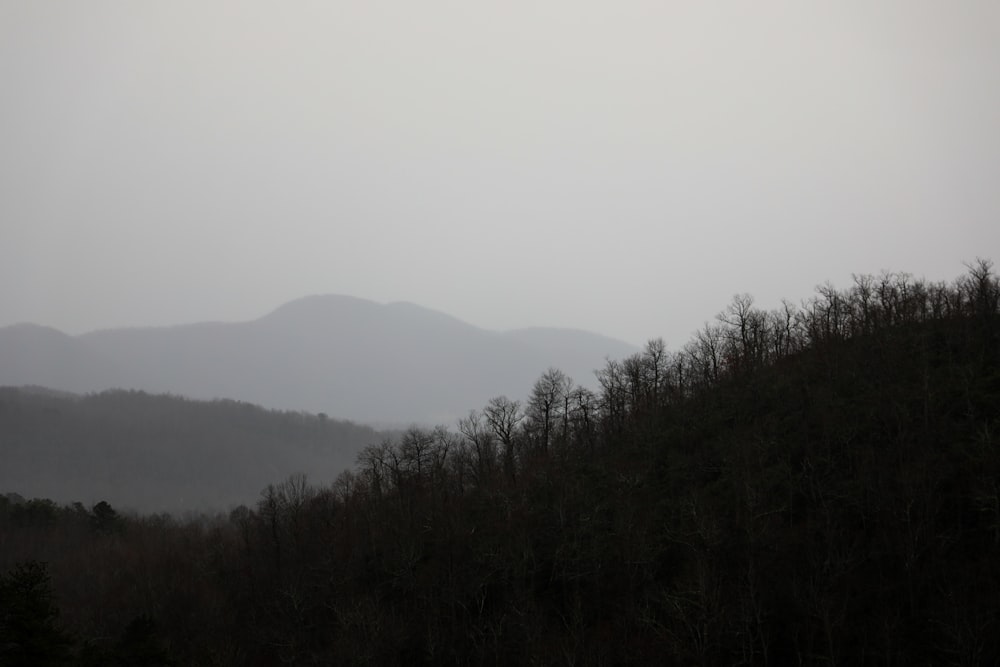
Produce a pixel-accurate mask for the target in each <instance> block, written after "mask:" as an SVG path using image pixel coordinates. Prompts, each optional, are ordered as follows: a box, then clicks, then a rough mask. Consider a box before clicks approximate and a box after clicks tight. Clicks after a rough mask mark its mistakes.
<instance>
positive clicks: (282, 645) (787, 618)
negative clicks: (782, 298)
mask: <svg viewBox="0 0 1000 667" xmlns="http://www.w3.org/2000/svg"><path fill="white" fill-rule="evenodd" d="M598 377H599V380H600V387H601V389H600V391H599V392H596V393H594V392H589V391H587V390H584V389H581V388H579V387H577V386H576V385H575V384H574V383H573V382H572V381H571V380H570V379H569V378H567V377H566V376H565V375H564V374H563V373H561V372H560V371H558V370H557V369H549V370H548V371H546V372H545V373H543V374H542V376H541V377H540V378H539V380H538V382H537V383H536V384H535V386H534V387H533V388H532V390H531V392H530V393H529V395H528V398H527V399H526V400H525V401H524V402H523V404H522V403H521V402H518V401H515V400H511V399H509V398H506V397H498V398H496V399H493V400H491V401H490V402H489V403H488V404H487V405H486V406H484V407H483V408H482V409H481V410H476V411H473V412H472V413H470V414H469V416H468V417H466V418H465V419H462V420H461V421H460V422H459V424H458V426H457V429H454V430H450V429H446V428H437V429H411V430H409V431H407V432H405V433H403V434H401V435H399V436H398V437H393V438H387V439H385V440H383V441H381V442H378V443H376V444H371V445H369V446H368V447H366V448H365V449H364V450H363V451H362V453H361V454H360V455H359V457H358V460H357V464H356V466H355V467H354V469H353V470H350V471H347V472H344V473H343V474H341V475H340V476H339V477H338V478H337V480H336V482H335V483H333V484H332V485H329V486H322V487H319V486H312V485H310V484H309V483H308V482H307V480H306V478H305V477H304V476H301V475H299V476H292V477H289V478H287V479H286V480H285V481H283V482H280V483H277V484H273V485H270V486H268V487H266V488H265V489H264V491H263V492H262V493H261V496H260V499H259V501H258V502H257V503H256V505H255V506H253V507H246V506H244V507H240V508H238V509H237V510H235V511H233V512H232V513H231V514H230V515H229V516H228V517H216V518H214V519H207V518H206V519H202V520H199V521H186V522H180V521H177V520H175V519H172V518H170V517H166V516H154V517H128V516H126V517H121V516H118V515H117V514H114V515H112V514H109V513H108V510H110V511H111V512H113V511H114V510H112V509H111V508H110V507H108V508H102V509H101V510H100V511H98V508H97V507H95V508H93V509H92V510H91V511H85V510H83V508H82V507H77V508H75V509H74V508H60V507H57V506H55V505H53V504H51V503H49V504H45V501H31V502H29V503H25V502H23V501H19V502H17V503H12V502H10V501H7V502H6V503H5V504H4V503H3V502H0V557H2V558H3V559H4V560H5V561H6V562H0V566H3V567H7V568H10V567H14V568H15V569H14V570H11V571H12V572H13V574H11V575H8V576H9V577H17V576H20V575H18V574H17V573H18V572H19V570H17V569H16V568H18V567H33V566H25V565H23V563H30V562H31V561H32V559H34V560H48V561H49V562H50V564H49V572H50V573H51V576H52V590H53V591H54V592H55V595H54V598H52V600H53V604H54V603H56V602H57V603H58V606H59V609H60V610H61V611H62V614H61V615H60V616H59V617H58V619H59V620H58V622H57V621H56V617H55V616H54V615H53V614H51V613H48V612H44V613H40V614H38V615H36V617H35V618H36V621H34V622H37V623H39V624H40V625H39V627H41V628H42V629H43V630H44V629H45V628H48V630H45V631H52V632H56V633H64V634H61V635H59V636H64V637H65V638H66V640H65V643H64V644H59V643H58V642H55V641H54V643H53V646H57V647H58V646H65V651H66V653H65V655H70V656H77V657H79V656H81V655H85V654H86V652H87V651H91V653H92V654H96V653H100V654H101V655H104V656H115V655H118V653H120V652H121V651H124V650H126V648H127V646H128V644H127V642H126V637H128V636H129V632H130V628H132V630H131V632H132V633H133V635H135V634H136V633H137V632H138V633H139V639H140V640H141V641H136V642H133V644H134V645H137V646H143V647H145V648H146V650H148V652H150V655H153V656H154V657H155V659H157V660H160V661H161V662H160V663H155V662H149V663H141V664H168V663H169V662H170V661H173V662H174V663H176V664H204V665H207V664H218V665H272V664H273V665H278V664H296V665H310V664H314V665H325V664H358V665H361V664H370V665H416V664H463V665H464V664H483V665H487V664H488V665H498V664H567V665H633V664H634V665H646V664H655V665H663V664H677V665H722V664H733V665H740V664H742V665H786V664H803V665H818V664H824V665H830V664H840V665H848V664H852V665H853V664H873V665H893V664H899V665H902V664H907V665H908V664H944V665H947V664H951V665H988V664H997V663H1000V640H998V637H1000V607H998V605H997V600H1000V565H998V563H1000V452H998V449H997V447H998V442H997V435H996V434H997V432H998V430H1000V284H998V281H997V278H996V276H995V275H994V274H993V273H992V271H991V267H990V264H989V263H988V262H985V261H980V262H977V263H976V264H973V265H972V266H970V267H969V271H968V273H967V274H966V275H964V276H963V277H961V278H960V279H958V280H957V281H955V282H953V283H949V284H943V283H928V282H926V281H921V280H915V279H913V278H911V277H909V276H905V275H899V274H888V273H887V274H883V275H880V276H859V277H857V278H855V280H854V284H853V285H852V286H851V287H849V288H848V289H846V290H842V291H840V290H836V289H834V288H833V287H831V286H828V285H824V286H821V287H820V288H819V289H818V290H817V293H816V295H815V296H814V297H813V298H812V299H810V300H809V301H807V302H806V303H803V304H802V305H801V306H793V305H792V304H789V303H786V304H784V305H783V306H782V307H781V308H779V309H777V310H773V311H763V310H760V309H757V308H755V307H754V304H753V300H752V299H751V298H750V297H748V296H745V295H741V296H737V297H736V298H734V300H733V302H732V303H731V304H730V305H729V306H727V307H726V308H725V309H724V310H723V312H722V313H720V315H719V316H718V317H717V318H716V319H715V321H714V322H712V323H710V324H707V325H706V326H705V327H704V328H703V329H702V330H700V331H699V332H698V333H697V334H696V335H695V336H694V338H693V339H692V340H691V341H690V342H689V343H688V344H687V345H685V346H684V347H683V348H681V349H680V350H677V351H670V350H668V349H666V347H665V346H664V345H663V343H662V342H661V341H651V342H650V343H649V344H648V345H647V346H646V348H645V349H644V350H643V351H642V352H641V353H639V354H636V355H634V356H632V357H630V358H627V359H623V360H614V361H609V362H608V363H607V364H606V366H605V367H604V368H602V369H601V370H600V371H598ZM33 504H34V505H33ZM99 516H104V517H105V519H103V520H102V519H100V518H99ZM67 554H68V555H67ZM18 562H19V563H22V565H15V563H18ZM43 607H44V605H43ZM47 609H49V611H54V607H48V608H47ZM4 618H6V617H4ZM45 619H48V620H45ZM135 624H138V629H136V626H135ZM5 627H6V626H5ZM4 631H6V630H4ZM123 647H125V648H123ZM101 652H103V653H101ZM116 652H118V653H116ZM116 659H117V658H116ZM150 659H151V660H152V659H153V658H150ZM53 664H58V663H53ZM136 664H140V663H136Z"/></svg>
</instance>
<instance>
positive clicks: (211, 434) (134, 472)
mask: <svg viewBox="0 0 1000 667" xmlns="http://www.w3.org/2000/svg"><path fill="white" fill-rule="evenodd" d="M381 437H383V436H381V435H380V434H379V433H378V432H376V431H373V430H372V429H370V428H368V427H364V426H357V425H355V424H351V423H349V422H338V421H335V420H332V419H325V418H322V417H317V416H314V415H308V414H303V413H295V412H277V411H269V410H264V409H262V408H259V407H257V406H254V405H250V404H247V403H237V402H235V401H212V402H204V401H191V400H187V399H183V398H178V397H175V396H153V395H150V394H146V393H143V392H135V391H110V392H104V393H101V394H91V395H88V396H74V395H66V394H57V393H54V392H50V391H43V390H37V389H12V388H0V461H2V463H3V464H2V465H0V494H2V493H5V492H7V493H10V492H16V493H19V494H21V495H23V496H28V497H47V498H51V499H53V500H56V501H58V502H63V503H68V502H71V501H82V502H84V503H86V504H87V505H88V506H89V505H91V504H93V503H95V502H97V501H100V500H104V501H108V502H110V503H111V504H112V505H114V506H116V507H123V508H131V509H134V510H139V511H144V512H161V511H183V510H225V509H227V508H229V507H231V506H234V505H237V504H240V503H250V504H252V503H254V502H256V500H257V498H258V495H259V493H260V490H261V489H262V488H264V487H265V486H266V485H267V484H268V483H269V482H271V481H273V480H275V479H283V478H285V477H287V476H289V475H291V474H294V473H308V474H309V476H310V477H311V478H313V479H314V480H315V481H317V482H319V483H329V482H331V481H333V480H334V479H335V478H336V476H337V474H339V473H340V472H341V471H342V470H343V469H344V468H347V467H349V466H351V465H352V464H353V463H354V460H355V458H356V456H357V453H358V451H360V450H361V448H362V447H364V446H366V445H369V444H371V443H373V442H376V441H378V440H379V439H380V438H381Z"/></svg>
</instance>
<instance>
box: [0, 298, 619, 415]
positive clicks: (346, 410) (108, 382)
mask: <svg viewBox="0 0 1000 667" xmlns="http://www.w3.org/2000/svg"><path fill="white" fill-rule="evenodd" d="M637 349H638V348H636V347H635V346H633V345H630V344H629V343H625V342H623V341H619V340H616V339H613V338H610V337H607V336H602V335H599V334H594V333H590V332H587V331H583V330H579V329H569V328H546V327H529V328H524V329H511V330H507V331H493V330H488V329H484V328H481V327H477V326H475V325H472V324H469V323H466V322H464V321H462V320H460V319H458V318H455V317H453V316H451V315H448V314H446V313H443V312H440V311H436V310H431V309H428V308H424V307H422V306H419V305H416V304H413V303H409V302H405V301H397V302H391V303H387V304H380V303H377V302H374V301H370V300H366V299H361V298H357V297H351V296H343V295H333V294H325V295H312V296H308V297H303V298H301V299H296V300H294V301H291V302H288V303H285V304H282V305H281V306H278V307H277V308H275V309H273V310H271V311H270V312H268V313H266V314H264V315H262V316H260V317H258V318H256V319H252V320H246V321H242V322H218V321H204V322H198V323H193V324H178V325H170V326H144V327H126V328H110V329H99V330H95V331H91V332H88V333H84V334H79V335H75V336H73V335H68V334H64V333H62V332H59V331H58V330H56V329H53V328H51V327H42V326H38V325H32V324H20V325H13V326H10V327H4V328H2V329H0V384H2V385H15V386H16V385H40V386H46V387H51V388H54V389H61V390H67V391H73V392H77V393H87V392H93V391H102V390H107V389H115V388H125V389H137V390H143V391H149V392H152V393H169V394H177V395H182V396H188V397H191V398H197V399H214V398H229V399H234V400H242V401H247V402H250V403H254V404H257V405H262V406H265V407H268V408H274V409H285V410H305V411H307V412H311V413H315V414H318V413H326V414H329V415H331V416H334V417H336V418H340V419H350V420H355V421H358V422H363V423H370V424H380V425H387V424H391V425H401V424H409V423H418V424H436V423H450V422H453V421H454V420H455V419H456V418H457V417H459V416H461V415H462V414H464V413H465V412H467V411H468V410H469V409H470V408H472V407H474V406H476V405H481V404H482V403H483V402H485V401H486V400H488V399H489V398H490V397H491V396H493V395H496V394H497V393H506V394H509V395H512V396H519V395H521V394H522V393H523V392H524V391H526V387H528V386H530V383H531V382H532V381H533V379H534V377H535V376H536V375H537V373H538V372H539V369H544V368H547V367H549V366H559V367H561V368H563V369H565V370H566V372H567V373H568V374H570V375H571V376H572V377H574V378H576V379H577V380H578V381H580V382H582V383H584V384H587V385H589V386H591V387H593V386H596V380H595V377H594V371H595V370H596V369H598V368H599V367H600V366H601V365H602V364H603V363H604V361H605V360H606V359H608V358H619V357H622V356H626V355H628V354H631V353H633V352H635V351H636V350H637Z"/></svg>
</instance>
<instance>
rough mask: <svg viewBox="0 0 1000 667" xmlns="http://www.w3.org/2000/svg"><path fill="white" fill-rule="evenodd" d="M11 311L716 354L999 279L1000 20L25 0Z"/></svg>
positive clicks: (0, 174) (4, 111)
mask: <svg viewBox="0 0 1000 667" xmlns="http://www.w3.org/2000/svg"><path fill="white" fill-rule="evenodd" d="M0 95H2V97H0V325H5V324H11V323H14V322H18V321H33V322H37V323H40V324H48V325H52V326H55V327H57V328H60V329H63V330H65V331H68V332H70V333H78V332H83V331H86V330H90V329H94V328H99V327H107V326H119V325H154V324H171V323H181V322H192V321H199V320H205V319H221V320H241V319H250V318H253V317H256V316H258V315H261V314H263V313H265V312H267V311H268V310H270V309H272V308H274V307H276V306H277V305H279V304H281V303H283V302H285V301H288V300H291V299H294V298H297V297H299V296H303V295H306V294H315V293H327V292H330V293H342V294H350V295H354V296H360V297H364V298H371V299H375V300H378V301H394V300H407V301H413V302H416V303H419V304H421V305H425V306H428V307H432V308H436V309H439V310H443V311H445V312H448V313H450V314H452V315H455V316H457V317H459V318H461V319H464V320H466V321H468V322H471V323H473V324H477V325H480V326H484V327H487V328H496V329H506V328H513V327H519V326H527V325H553V326H573V327H579V328H586V329H591V330H594V331H597V332H600V333H604V334H608V335H613V336H617V337H620V338H623V339H625V340H628V341H631V342H634V343H641V342H642V341H644V340H645V339H647V338H650V337H654V336H663V337H664V338H665V339H666V340H667V342H668V343H669V344H670V345H672V346H676V345H680V344H682V343H683V342H684V341H686V340H687V339H688V337H689V335H690V333H691V332H692V331H693V330H694V329H697V328H698V327H699V326H700V325H701V324H702V322H704V321H705V320H706V319H710V318H711V317H712V316H713V315H714V314H715V313H716V312H717V311H719V310H720V309H722V308H723V307H724V306H725V305H726V303H727V302H728V301H729V299H730V298H731V296H732V295H733V294H734V293H735V292H744V291H747V292H750V293H751V294H753V295H754V296H755V297H756V298H757V301H758V303H759V304H760V305H763V306H766V307H771V306H774V305H776V304H777V303H778V300H779V299H780V298H781V297H783V296H787V297H790V298H792V299H794V300H798V299H800V298H803V297H806V296H808V295H809V294H810V293H811V290H812V288H813V286H814V285H816V284H818V283H821V282H824V281H826V280H828V279H829V280H832V281H833V282H834V283H835V284H837V285H839V286H842V287H843V286H846V285H847V284H848V282H849V280H850V274H851V273H852V272H877V271H879V270H880V269H883V268H886V269H894V270H906V271H910V272H912V273H914V274H917V275H923V276H926V277H927V278H931V279H951V278H953V277H955V276H956V275H958V274H959V273H961V272H962V271H963V267H962V265H961V262H962V261H963V260H971V259H973V258H975V257H976V256H977V255H978V256H988V257H992V258H993V259H994V260H997V261H998V262H1000V2H997V1H996V0H981V1H980V0H970V1H967V2H963V1H961V0H949V1H943V0H942V1H940V2H925V1H923V0H899V1H879V0H864V1H858V2H852V1H843V0H841V1H837V2H801V1H799V0H795V1H789V2H753V3H751V2H719V3H714V2H670V1H668V0H661V1H659V2H638V1H633V0H614V1H611V0H604V1H602V2H592V1H588V0H559V1H557V2H551V1H546V0H531V1H524V2H522V1H521V0H506V1H504V2H488V3H484V2H474V1H470V0H456V1H454V2H443V1H440V0H423V1H421V2H410V1H408V2H398V1H390V0H381V1H380V0H365V1H363V2H360V1H359V2H334V1H332V0H331V1H322V2H321V1H315V2H307V1H301V2H259V1H251V0H239V1H233V2H212V1H210V0H193V1H185V0H170V1H169V2H167V1H163V2H134V1H133V0H123V1H120V2H110V1H106V0H89V1H88V2H74V1H71V0H66V1H64V2H51V1H47V0H0Z"/></svg>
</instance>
